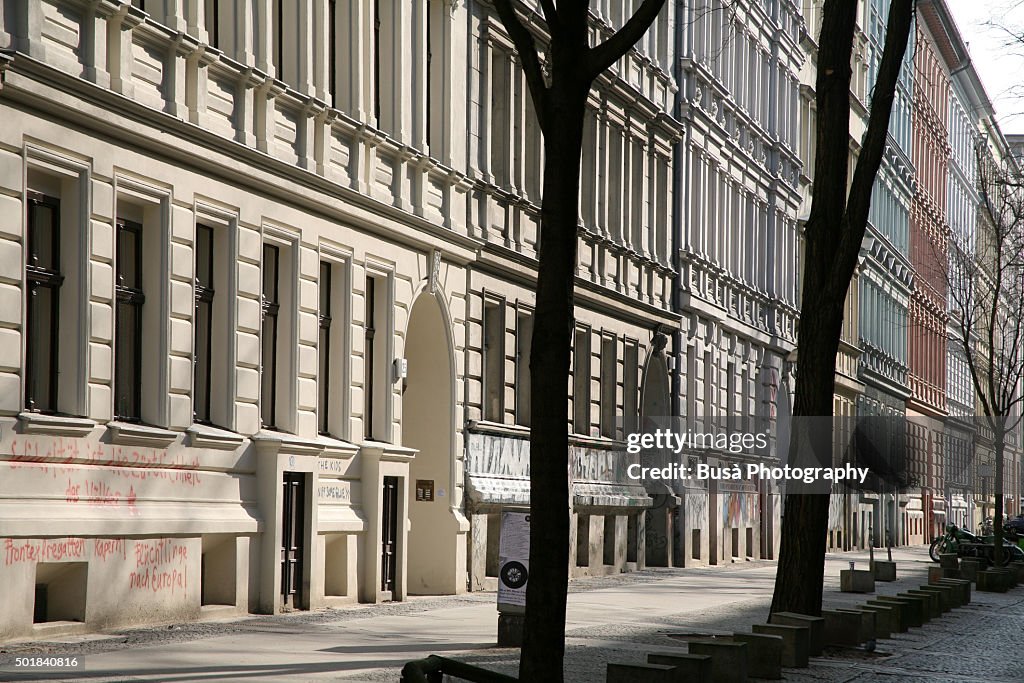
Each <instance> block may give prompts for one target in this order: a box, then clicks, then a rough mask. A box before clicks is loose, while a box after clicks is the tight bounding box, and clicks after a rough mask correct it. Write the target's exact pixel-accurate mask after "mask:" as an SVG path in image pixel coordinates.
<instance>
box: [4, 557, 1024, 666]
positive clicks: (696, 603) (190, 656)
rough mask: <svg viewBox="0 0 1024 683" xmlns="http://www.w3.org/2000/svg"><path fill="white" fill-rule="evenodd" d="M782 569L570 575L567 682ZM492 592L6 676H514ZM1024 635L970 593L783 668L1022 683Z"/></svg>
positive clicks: (1016, 610) (765, 587)
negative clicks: (440, 671)
mask: <svg viewBox="0 0 1024 683" xmlns="http://www.w3.org/2000/svg"><path fill="white" fill-rule="evenodd" d="M893 558H894V559H895V560H896V561H897V564H898V572H899V575H900V577H901V578H900V580H899V581H897V582H896V583H890V584H886V583H878V584H876V589H877V590H876V592H877V593H878V594H895V593H897V592H899V591H902V590H906V589H907V588H908V587H911V586H914V587H916V586H917V585H919V584H921V583H924V582H925V580H926V574H927V567H928V566H929V564H930V562H929V561H928V557H927V549H926V548H923V547H915V548H900V549H897V550H894V551H893ZM850 561H856V562H857V564H858V566H859V567H866V566H867V556H866V553H847V554H841V555H840V554H835V555H829V556H828V559H827V562H826V579H825V580H826V592H825V605H826V607H836V606H842V605H849V604H854V603H861V602H863V601H864V600H865V599H866V597H867V596H863V595H861V596H858V595H852V594H843V593H839V591H838V583H839V581H838V576H839V570H840V569H841V568H846V567H847V566H848V563H849V562H850ZM774 575H775V566H774V563H772V562H749V563H737V564H732V565H727V566H723V567H709V568H695V569H673V570H664V569H660V570H659V569H652V570H646V571H643V572H638V573H635V574H623V575H618V576H614V577H607V578H595V579H585V580H579V581H574V582H573V583H572V586H571V589H570V590H571V594H570V596H569V613H568V624H567V628H566V631H567V640H566V650H567V652H566V665H565V666H566V674H567V675H566V679H567V680H568V681H576V682H580V683H582V682H595V683H597V682H600V681H603V680H604V670H605V666H606V663H607V662H609V661H621V662H641V661H644V659H645V657H646V653H648V652H654V651H665V652H672V651H676V652H679V651H682V650H681V648H680V647H679V641H678V640H673V639H672V638H671V637H670V635H671V634H677V635H679V634H694V633H699V634H715V633H728V632H732V631H749V630H750V625H751V624H754V623H759V622H763V621H764V620H765V617H766V615H767V610H768V605H769V602H770V599H771V590H772V585H773V581H774ZM494 602H495V596H494V594H493V593H475V594H466V595H460V596H453V597H444V598H414V599H412V600H410V601H408V602H406V603H393V604H385V605H357V606H353V607H351V608H348V609H336V610H324V611H320V612H313V613H292V614H287V615H282V616H277V617H254V618H249V619H245V620H236V621H230V622H206V623H200V624H186V625H180V626H163V627H154V628H148V629H140V630H134V631H124V632H121V633H118V634H97V635H91V636H77V637H73V638H66V639H63V640H62V641H60V642H51V643H28V642H21V643H9V644H7V645H5V646H3V647H2V648H0V667H3V668H2V669H0V670H2V671H3V672H4V673H3V677H4V679H5V680H7V679H8V677H9V680H81V681H93V682H97V681H126V680H130V681H212V680H216V681H221V680H226V681H287V680H306V681H328V680H342V681H396V680H398V678H399V670H400V668H401V666H402V664H403V663H404V662H406V661H408V660H410V659H417V658H420V657H424V656H426V655H428V654H441V655H444V656H450V657H457V658H459V659H462V660H465V661H468V662H472V663H474V664H478V665H480V666H484V667H487V668H490V669H494V670H497V671H502V672H505V673H510V674H513V675H514V674H515V673H516V668H517V657H518V650H514V649H498V648H495V647H493V645H494V643H495V632H496V623H497V614H496V612H495V606H494ZM1022 629H1024V588H1018V589H1014V590H1011V591H1010V592H1008V593H1005V594H996V593H981V592H978V591H974V592H973V594H972V602H971V604H970V605H969V606H966V607H963V608H960V609H956V610H954V611H952V612H951V613H949V614H947V615H945V616H943V617H942V618H941V619H936V620H932V621H931V622H929V623H927V624H925V626H924V627H923V628H919V629H911V630H910V632H908V633H904V634H899V635H896V636H895V637H894V638H892V639H889V640H883V641H879V643H878V647H877V650H876V651H875V652H874V653H867V652H864V651H861V650H846V651H843V650H837V649H832V650H826V653H825V655H826V656H824V657H820V658H814V659H813V660H812V663H811V666H810V668H808V669H786V670H785V672H784V676H785V679H786V680H790V681H837V682H838V681H844V682H845V681H856V682H857V683H867V682H869V681H909V682H916V681H920V682H922V683H923V682H924V681H928V682H935V681H996V682H1006V683H1009V682H1011V681H1018V682H1019V681H1022V680H1024V664H1022V663H1021V658H1020V656H1019V653H1017V652H1016V650H1015V646H1014V643H1017V642H1019V634H1020V633H1021V631H1022ZM35 654H49V655H52V656H60V655H65V656H67V655H79V656H82V655H84V656H85V658H86V668H85V671H84V672H76V673H74V674H73V676H74V677H66V678H62V679H56V678H53V677H52V675H51V677H49V678H47V677H42V676H36V677H31V676H27V675H19V674H13V673H10V671H11V669H10V668H9V663H10V662H11V660H12V659H13V657H14V656H15V655H19V656H26V655H35Z"/></svg>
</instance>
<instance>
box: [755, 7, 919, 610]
mask: <svg viewBox="0 0 1024 683" xmlns="http://www.w3.org/2000/svg"><path fill="white" fill-rule="evenodd" d="M913 14H914V2H913V0H892V5H891V7H890V9H889V21H888V26H887V28H886V42H885V49H884V51H883V53H882V60H881V63H880V65H879V68H878V76H877V80H876V81H875V85H874V91H873V94H872V96H871V117H870V119H869V121H868V129H867V132H866V133H865V135H864V140H863V144H862V148H861V153H860V156H859V157H858V159H857V165H856V168H855V170H854V174H853V180H852V183H848V180H849V176H848V169H849V155H850V148H849V139H850V80H851V76H852V70H851V67H850V60H851V58H852V54H853V35H854V31H855V29H856V24H857V3H855V2H849V1H848V0H826V2H825V6H824V10H823V12H822V26H821V35H820V36H819V39H818V45H819V46H820V48H819V50H818V58H817V75H816V80H815V89H816V93H815V101H816V104H817V110H818V128H817V131H816V139H817V147H816V149H817V151H816V157H815V161H814V187H813V195H812V200H811V212H810V216H809V217H808V219H807V226H806V230H805V237H804V240H805V245H806V251H805V259H804V264H805V266H804V275H803V283H802V290H801V291H802V300H801V304H800V328H799V332H798V336H797V367H796V398H795V400H794V403H793V416H794V418H796V419H795V420H794V426H793V436H794V438H793V440H792V441H791V443H790V454H791V456H794V455H795V454H797V453H799V452H800V449H801V448H809V447H810V444H811V443H813V442H815V441H816V439H812V438H810V434H809V433H808V431H807V430H808V429H810V428H811V425H810V424H809V423H810V420H801V419H800V418H814V417H823V416H830V415H832V413H833V407H832V397H833V393H834V386H835V369H836V356H837V354H838V351H839V339H840V336H841V333H842V325H843V306H844V304H845V302H846V294H847V290H848V289H849V288H850V281H851V280H852V278H853V273H854V270H855V268H856V266H857V259H858V257H859V255H860V248H861V243H862V241H863V239H864V232H865V229H866V227H867V217H868V208H869V206H870V203H871V188H872V186H873V185H874V182H875V177H876V176H877V174H878V169H879V167H880V165H881V162H882V155H883V153H884V151H885V145H886V139H887V135H888V132H887V131H888V125H889V115H890V113H891V112H892V103H893V100H894V98H895V92H896V85H897V82H898V80H899V73H900V68H901V65H902V62H903V55H904V53H905V52H906V48H907V42H908V38H909V35H910V27H911V23H912V21H911V20H912V18H913ZM818 428H819V429H820V428H821V425H820V423H819V424H818ZM791 459H793V458H792V457H791ZM828 507H829V496H827V495H807V494H798V493H792V494H787V495H786V499H785V506H784V508H783V518H782V533H781V545H780V548H779V564H778V569H777V573H776V576H775V592H774V594H773V596H772V606H771V611H772V612H773V613H774V612H798V613H801V614H810V615H815V616H816V615H819V614H821V591H822V586H823V584H824V571H825V569H824V558H825V549H826V539H827V533H828Z"/></svg>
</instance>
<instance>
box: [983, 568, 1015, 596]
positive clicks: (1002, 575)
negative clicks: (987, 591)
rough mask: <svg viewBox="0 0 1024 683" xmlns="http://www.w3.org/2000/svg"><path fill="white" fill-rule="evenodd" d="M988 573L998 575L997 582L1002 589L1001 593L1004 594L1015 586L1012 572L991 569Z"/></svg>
mask: <svg viewBox="0 0 1024 683" xmlns="http://www.w3.org/2000/svg"><path fill="white" fill-rule="evenodd" d="M989 571H990V572H993V573H995V574H998V575H999V581H1000V583H1001V585H1002V587H1003V591H1001V592H1005V591H1007V590H1009V589H1011V588H1014V587H1015V586H1016V585H1017V583H1016V577H1015V576H1014V572H1013V571H1011V570H1009V569H1005V568H1003V567H992V568H991V569H989Z"/></svg>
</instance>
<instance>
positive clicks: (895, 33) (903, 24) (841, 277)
mask: <svg viewBox="0 0 1024 683" xmlns="http://www.w3.org/2000/svg"><path fill="white" fill-rule="evenodd" d="M913 18H914V0H893V2H892V5H891V6H890V8H889V22H888V25H887V27H886V31H885V49H884V50H883V52H882V60H881V63H880V64H879V67H878V77H877V78H876V80H875V86H874V92H873V93H872V95H871V118H870V120H869V122H868V129H867V132H866V133H865V134H864V141H863V145H862V147H861V152H860V156H859V157H857V165H856V168H855V169H854V172H853V182H852V184H851V185H850V192H849V197H848V199H847V204H846V212H845V214H844V216H843V230H842V233H841V235H840V238H839V245H838V250H837V252H836V254H837V258H838V259H840V260H841V262H840V263H837V264H836V266H837V267H836V268H835V269H834V270H833V272H834V273H835V274H836V276H837V277H838V279H835V278H834V279H833V282H832V284H833V286H834V287H842V289H841V290H838V291H845V290H846V288H847V287H848V285H849V278H848V277H847V275H846V273H847V272H852V269H853V267H854V265H855V263H856V259H857V258H858V256H859V250H860V244H861V241H862V240H863V239H864V226H866V225H867V220H868V209H869V208H870V206H871V188H872V187H873V186H874V184H875V177H876V176H877V175H878V169H879V167H880V166H881V164H882V157H883V155H884V154H885V146H886V141H887V140H888V132H889V116H890V114H891V113H892V105H893V101H894V100H895V92H896V89H897V88H898V87H899V79H900V71H901V69H902V67H903V62H904V53H905V49H900V46H901V45H903V46H906V44H907V42H908V39H909V35H910V30H911V24H912V23H913ZM851 228H852V229H851Z"/></svg>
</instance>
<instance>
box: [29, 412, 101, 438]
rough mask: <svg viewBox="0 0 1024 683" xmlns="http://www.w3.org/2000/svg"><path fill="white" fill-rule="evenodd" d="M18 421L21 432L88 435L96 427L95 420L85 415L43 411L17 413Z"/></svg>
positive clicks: (52, 434)
mask: <svg viewBox="0 0 1024 683" xmlns="http://www.w3.org/2000/svg"><path fill="white" fill-rule="evenodd" d="M18 422H19V423H20V425H21V432H22V433H23V434H48V435H50V436H88V434H89V433H90V432H92V430H93V429H95V428H96V422H95V421H94V420H90V419H88V418H85V417H70V416H67V415H44V414H43V413H28V412H26V413H19V414H18Z"/></svg>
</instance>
